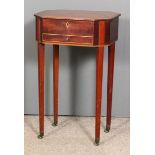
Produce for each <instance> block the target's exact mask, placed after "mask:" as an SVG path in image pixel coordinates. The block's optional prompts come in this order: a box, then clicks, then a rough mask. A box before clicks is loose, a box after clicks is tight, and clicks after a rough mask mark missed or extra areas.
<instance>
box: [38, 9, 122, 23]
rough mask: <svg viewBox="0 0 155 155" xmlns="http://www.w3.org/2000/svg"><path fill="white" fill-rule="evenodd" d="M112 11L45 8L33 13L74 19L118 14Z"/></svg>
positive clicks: (98, 17) (107, 16) (108, 18)
mask: <svg viewBox="0 0 155 155" xmlns="http://www.w3.org/2000/svg"><path fill="white" fill-rule="evenodd" d="M120 15H121V14H120V13H116V12H112V11H86V10H45V11H41V12H38V13H35V16H37V17H41V18H50V19H51V18H54V19H74V20H92V21H95V20H111V19H114V18H115V17H118V16H120Z"/></svg>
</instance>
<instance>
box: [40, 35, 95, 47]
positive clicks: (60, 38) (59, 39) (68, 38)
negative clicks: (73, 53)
mask: <svg viewBox="0 0 155 155" xmlns="http://www.w3.org/2000/svg"><path fill="white" fill-rule="evenodd" d="M42 41H43V42H49V43H65V44H81V45H82V44H88V45H93V37H90V36H74V35H54V34H47V33H43V34H42Z"/></svg>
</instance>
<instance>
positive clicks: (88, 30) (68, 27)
mask: <svg viewBox="0 0 155 155" xmlns="http://www.w3.org/2000/svg"><path fill="white" fill-rule="evenodd" d="M42 32H43V33H51V34H69V35H83V36H85V35H86V36H92V35H93V32H94V24H93V22H92V21H86V20H85V21H83V20H67V19H64V20H62V19H43V23H42Z"/></svg>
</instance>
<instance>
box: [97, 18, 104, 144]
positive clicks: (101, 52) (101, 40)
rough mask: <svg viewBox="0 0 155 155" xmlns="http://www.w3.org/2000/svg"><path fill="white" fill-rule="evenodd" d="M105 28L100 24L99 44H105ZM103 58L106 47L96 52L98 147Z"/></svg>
mask: <svg viewBox="0 0 155 155" xmlns="http://www.w3.org/2000/svg"><path fill="white" fill-rule="evenodd" d="M104 27H105V23H104V22H102V21H101V22H100V23H99V43H102V44H104V41H105V39H104V37H103V36H102V34H104V30H105V29H104ZM103 57H104V47H97V51H96V121H95V122H96V126H95V142H96V144H97V145H98V144H99V141H100V119H101V104H102V76H103Z"/></svg>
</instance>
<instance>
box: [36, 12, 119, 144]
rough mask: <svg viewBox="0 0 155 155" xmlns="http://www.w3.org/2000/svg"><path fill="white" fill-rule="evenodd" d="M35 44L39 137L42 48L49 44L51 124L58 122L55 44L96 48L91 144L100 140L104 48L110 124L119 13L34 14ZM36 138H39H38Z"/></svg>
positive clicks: (57, 67) (57, 59)
mask: <svg viewBox="0 0 155 155" xmlns="http://www.w3.org/2000/svg"><path fill="white" fill-rule="evenodd" d="M35 16H36V40H37V41H38V71H39V116H40V117H39V118H40V119H39V120H40V137H42V136H43V135H44V119H43V116H44V45H45V44H52V45H53V93H54V108H53V109H54V123H53V125H54V126H56V125H57V123H58V81H59V80H58V79H59V45H70V46H85V47H96V119H95V143H96V145H98V144H99V140H100V121H101V120H100V119H101V106H102V76H103V60H104V47H105V45H108V46H109V47H108V49H109V50H108V82H107V120H106V130H105V131H109V129H110V124H111V109H112V88H113V72H114V51H115V41H117V40H118V23H119V16H120V14H118V13H114V12H107V11H81V10H76V11H73V10H47V11H42V12H39V13H36V14H35ZM40 137H39V138H40Z"/></svg>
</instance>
